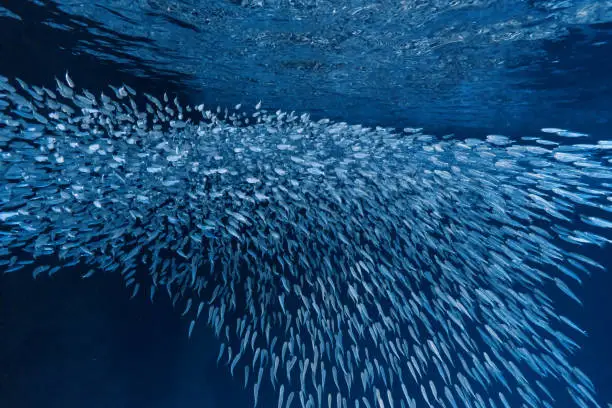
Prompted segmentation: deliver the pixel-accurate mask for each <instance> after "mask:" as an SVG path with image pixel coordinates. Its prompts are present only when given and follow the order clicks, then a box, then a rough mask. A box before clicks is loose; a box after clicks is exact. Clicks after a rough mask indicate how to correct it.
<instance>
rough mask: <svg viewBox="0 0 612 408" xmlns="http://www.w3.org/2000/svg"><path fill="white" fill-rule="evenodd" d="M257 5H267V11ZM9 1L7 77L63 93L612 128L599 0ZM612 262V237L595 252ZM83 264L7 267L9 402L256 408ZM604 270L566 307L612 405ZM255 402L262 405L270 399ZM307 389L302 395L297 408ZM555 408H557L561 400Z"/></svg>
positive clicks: (235, 383)
mask: <svg viewBox="0 0 612 408" xmlns="http://www.w3.org/2000/svg"><path fill="white" fill-rule="evenodd" d="M260 3H261V4H260ZM260 3H258V2H256V1H252V0H249V1H245V2H244V5H241V4H240V1H238V2H235V1H219V0H209V1H195V0H190V1H162V0H149V1H145V0H140V1H138V0H133V1H106V2H103V1H98V2H74V1H68V0H65V1H45V2H42V1H26V0H8V1H7V0H3V1H2V2H0V75H4V76H6V77H11V78H12V77H19V78H21V79H23V80H25V81H26V82H29V83H34V84H37V85H49V86H50V87H53V77H54V76H61V75H63V74H64V72H65V71H66V70H67V69H68V70H69V71H70V74H71V76H72V77H73V79H74V80H75V82H77V83H78V84H79V86H81V87H84V88H87V89H89V90H91V91H95V92H99V91H101V90H102V89H104V88H105V87H106V85H107V84H109V83H112V84H120V83H121V82H124V83H126V84H129V85H130V86H132V87H133V88H135V89H138V90H139V91H146V92H149V93H151V94H161V93H163V92H164V91H167V92H168V93H169V94H172V95H178V96H179V99H181V100H182V101H184V102H188V103H200V102H203V103H205V104H207V105H217V104H219V105H222V106H233V105H235V104H237V103H243V104H244V105H245V106H246V105H248V106H254V105H255V104H256V103H257V102H258V101H259V100H263V104H264V106H265V107H266V108H268V109H271V110H275V109H283V110H288V111H291V110H295V111H296V112H310V113H311V114H312V116H313V117H315V118H317V117H329V118H332V119H338V120H343V121H346V122H349V123H360V124H366V125H380V126H385V127H394V128H398V129H401V128H403V127H406V126H410V127H423V128H425V129H426V131H427V132H431V133H435V134H439V135H442V134H451V133H452V134H455V135H456V136H458V137H465V136H468V135H469V136H473V137H484V136H485V135H487V134H489V133H495V134H504V135H506V136H509V137H512V138H519V137H521V136H529V135H535V134H537V133H538V131H539V129H540V128H542V127H559V128H568V129H572V130H576V131H580V132H585V133H588V134H589V135H590V138H591V139H592V140H606V139H609V138H610V133H611V131H612V125H611V124H610V120H611V119H612V74H611V73H612V10H611V5H610V3H609V2H606V1H536V0H532V1H492V0H489V1H457V2H454V3H453V4H454V6H453V7H451V6H449V4H450V3H451V2H448V1H431V2H419V1H404V2H402V1H387V0H385V1H379V2H376V3H369V2H363V1H317V0H308V1H265V0H264V1H261V2H260ZM586 252H587V254H588V255H591V256H592V257H593V258H594V259H596V260H597V261H599V262H600V263H602V264H604V265H606V266H608V269H609V265H611V259H612V258H611V257H610V256H609V248H606V250H605V251H601V250H600V251H595V250H593V251H592V253H591V254H589V253H588V251H586ZM78 272H80V270H78V269H76V268H73V269H72V270H67V271H62V272H60V273H58V274H56V275H55V276H53V277H52V278H47V277H45V278H40V279H38V280H32V279H31V277H30V276H28V275H27V274H26V275H24V274H10V275H0V407H7V408H35V407H45V408H46V407H49V408H51V407H63V408H72V407H96V408H97V407H118V408H121V407H126V408H132V407H134V408H136V407H148V408H157V407H159V408H174V407H206V408H216V407H247V406H250V404H251V401H252V388H251V385H249V386H248V387H247V389H246V390H243V387H242V384H241V381H239V380H233V379H232V378H231V377H230V375H229V370H228V369H227V368H217V366H216V364H215V360H216V357H217V352H218V348H217V342H216V340H215V339H214V336H213V335H212V333H211V332H210V331H209V330H208V329H207V328H206V327H205V325H204V324H201V325H196V329H195V332H194V335H193V336H192V338H191V339H190V340H188V339H187V335H186V333H187V325H188V321H187V320H184V319H181V318H180V313H177V312H176V311H175V310H173V309H172V307H171V305H170V301H169V300H168V299H166V298H165V297H159V298H158V300H156V302H155V303H154V304H151V303H150V302H149V301H148V299H145V298H144V297H143V296H139V297H137V298H136V299H134V300H131V301H130V300H128V298H129V293H128V291H127V290H125V289H124V288H123V285H122V282H121V279H120V277H118V276H115V275H114V274H95V275H94V276H93V277H92V278H91V279H89V280H82V279H80V277H79V273H78ZM611 289H612V277H611V276H610V274H609V273H604V272H595V273H594V274H593V275H592V276H591V277H590V278H589V279H585V282H584V285H583V286H582V287H581V288H579V289H578V290H577V294H578V295H579V297H580V298H581V299H583V303H584V307H583V308H580V307H577V306H576V305H575V304H573V303H570V302H571V301H569V300H565V299H559V303H558V308H559V311H560V312H561V313H563V314H565V315H566V316H569V317H570V318H572V319H573V320H574V321H576V322H577V323H579V324H580V325H581V326H582V327H583V328H584V329H585V330H587V331H588V333H589V337H588V338H583V339H581V340H580V344H581V346H582V350H581V351H580V352H578V353H577V354H576V355H575V356H574V357H573V358H572V361H571V362H572V363H573V364H574V365H576V366H579V367H581V368H582V369H583V370H584V371H585V372H586V373H587V374H588V375H589V376H590V378H591V379H592V380H593V382H594V384H595V386H596V388H597V390H598V396H599V401H600V402H601V404H602V405H604V404H605V403H606V402H608V401H612V351H611V349H612V347H611V345H612V331H611V330H612V329H610V328H611V327H612V314H611V313H610V311H612V299H611V296H610V290H611ZM266 392H267V391H266V390H264V394H263V395H261V396H260V403H261V405H260V406H263V407H269V406H275V402H276V399H275V397H274V396H272V395H267V394H266ZM296 402H297V400H296V401H294V406H297V404H296ZM559 408H563V407H561V406H560V407H559Z"/></svg>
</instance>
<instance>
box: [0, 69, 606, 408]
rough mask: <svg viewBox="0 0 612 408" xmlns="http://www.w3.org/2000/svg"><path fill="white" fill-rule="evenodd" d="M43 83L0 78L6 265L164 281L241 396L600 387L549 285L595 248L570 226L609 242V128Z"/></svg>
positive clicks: (152, 283) (527, 395) (376, 401)
mask: <svg viewBox="0 0 612 408" xmlns="http://www.w3.org/2000/svg"><path fill="white" fill-rule="evenodd" d="M56 83H57V88H56V89H53V90H52V89H47V88H44V87H38V86H35V85H30V84H27V83H25V82H24V81H22V80H20V79H14V80H9V79H7V78H4V77H0V178H1V180H2V181H1V184H0V265H1V266H0V270H2V271H4V272H5V273H11V272H16V271H22V272H23V271H28V273H32V275H33V276H34V278H36V277H37V276H38V275H40V274H47V275H53V274H54V273H56V272H58V270H60V269H61V268H67V267H69V266H74V265H87V266H88V268H89V270H88V271H87V272H86V273H84V274H83V278H87V277H89V276H91V275H92V274H94V273H100V272H116V273H120V274H121V275H122V276H123V279H124V282H125V285H126V286H127V287H128V288H129V291H130V292H131V294H132V296H136V295H138V294H139V293H140V294H144V295H145V296H147V297H150V298H151V300H153V299H154V298H155V297H156V296H159V293H162V294H164V295H165V294H167V295H168V296H170V298H171V299H172V302H173V304H174V305H175V307H177V308H178V310H179V312H180V313H181V314H182V315H183V316H185V318H186V319H189V323H188V328H187V330H188V334H189V336H190V337H191V336H192V331H193V329H194V326H195V324H196V322H197V321H198V320H204V321H205V322H207V324H208V325H209V326H210V327H211V328H212V329H213V330H214V332H215V334H216V336H217V337H218V339H219V341H220V350H219V353H218V362H219V364H223V365H225V366H227V369H228V370H229V371H230V373H231V375H232V376H234V377H239V380H238V381H239V382H240V384H241V385H244V387H249V386H250V387H252V404H253V406H257V404H258V399H259V398H260V396H261V394H262V393H267V395H269V394H273V395H275V396H276V398H277V399H278V402H277V404H275V405H274V406H278V408H290V407H298V406H301V407H303V408H315V407H317V408H318V407H330V408H331V407H338V408H340V407H343V408H346V407H355V408H360V407H364V408H383V407H390V408H394V407H398V408H399V407H402V408H404V407H410V408H415V407H449V408H450V407H452V408H457V407H481V408H484V407H504V408H510V407H518V406H521V407H558V406H560V405H558V403H557V402H556V401H558V400H560V399H563V398H567V399H568V401H573V403H575V405H576V406H580V407H591V406H599V405H598V402H597V398H596V390H595V388H594V386H593V384H592V382H591V381H590V380H589V378H588V377H587V375H586V374H585V373H584V372H583V371H581V370H580V369H579V368H577V367H575V366H573V365H572V364H571V363H570V361H569V360H570V357H571V355H572V353H573V352H574V351H575V350H577V349H578V348H579V342H580V340H579V339H575V338H576V336H580V335H584V331H583V330H582V329H581V328H580V327H578V325H576V324H575V323H573V322H572V321H571V320H570V319H569V318H567V317H565V316H562V315H560V314H558V312H557V311H556V309H555V305H554V301H553V298H554V297H555V296H556V295H557V294H559V295H562V296H569V297H570V298H572V299H573V300H574V301H575V302H577V303H578V304H580V303H581V301H580V298H579V297H578V296H577V295H576V294H575V288H576V287H578V285H579V284H580V283H581V281H582V279H583V278H584V277H585V276H588V275H589V274H590V273H591V272H592V271H597V270H605V269H607V267H606V266H604V265H602V264H600V263H598V262H596V261H595V260H593V259H591V258H589V257H587V256H585V255H583V254H582V251H581V250H580V247H582V246H588V245H592V246H594V247H595V248H596V247H597V246H599V247H603V246H605V245H607V244H609V243H610V238H609V237H610V233H609V232H610V228H611V227H612V217H611V216H610V214H611V211H612V202H611V201H612V196H611V194H610V191H611V190H612V171H611V169H610V162H611V154H610V152H611V149H612V142H610V141H599V142H593V143H573V142H575V141H581V140H585V139H584V138H585V137H586V136H587V135H584V134H582V133H579V132H575V131H570V130H566V129H556V128H545V129H541V131H540V132H538V136H532V137H525V138H523V139H522V140H511V139H509V138H507V137H504V136H501V135H489V136H486V138H482V139H476V138H473V139H465V140H459V139H457V138H455V137H441V138H437V137H434V136H431V135H426V134H424V133H422V130H421V129H411V128H410V129H409V128H406V129H404V130H403V131H395V130H393V129H386V128H365V127H362V126H358V125H349V124H346V123H333V122H331V121H329V120H319V121H314V120H311V119H310V118H309V116H308V115H307V114H304V115H296V114H295V113H293V112H291V113H287V112H281V111H277V112H267V111H266V110H263V109H261V104H258V105H257V106H256V107H255V108H256V109H255V111H254V113H251V114H248V115H247V114H246V113H243V112H241V107H240V106H239V105H237V106H236V107H235V109H232V110H227V109H223V110H222V109H221V108H220V107H217V108H215V109H211V110H208V109H207V108H206V107H204V106H203V105H199V106H188V105H186V106H183V105H181V103H180V102H179V101H178V100H177V99H174V100H172V98H168V96H167V95H164V96H163V97H160V98H157V97H156V96H153V95H149V94H146V93H145V94H137V92H136V91H135V90H134V89H132V88H130V87H129V86H127V85H121V86H119V87H113V86H110V87H109V88H108V91H107V92H106V94H105V93H102V94H100V95H94V94H93V93H91V92H89V91H87V90H78V89H77V88H76V87H75V84H74V82H73V81H72V80H71V78H70V76H69V75H68V74H66V75H65V77H64V78H62V79H61V80H59V79H56ZM568 141H570V142H572V143H568ZM576 228H579V229H576ZM85 270H87V268H86V269H85ZM562 388H565V391H564V392H562V393H559V392H558V391H557V390H558V389H562ZM260 390H261V391H260ZM562 394H563V395H562ZM261 405H262V404H261V403H260V404H259V406H261Z"/></svg>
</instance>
